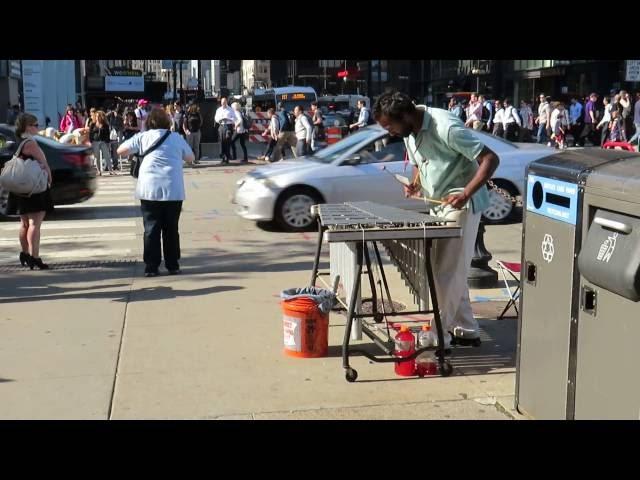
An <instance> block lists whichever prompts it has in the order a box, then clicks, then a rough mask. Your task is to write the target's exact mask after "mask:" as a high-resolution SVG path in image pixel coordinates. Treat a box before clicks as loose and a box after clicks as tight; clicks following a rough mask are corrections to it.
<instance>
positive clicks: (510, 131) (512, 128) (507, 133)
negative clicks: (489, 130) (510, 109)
mask: <svg viewBox="0 0 640 480" xmlns="http://www.w3.org/2000/svg"><path fill="white" fill-rule="evenodd" d="M503 130H504V132H503V134H502V138H504V139H505V140H509V141H510V142H515V141H516V124H515V123H513V122H511V123H507V128H504V127H503Z"/></svg>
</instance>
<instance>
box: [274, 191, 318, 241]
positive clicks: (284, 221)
mask: <svg viewBox="0 0 640 480" xmlns="http://www.w3.org/2000/svg"><path fill="white" fill-rule="evenodd" d="M318 203H322V199H321V198H320V195H319V194H318V193H317V192H315V191H314V190H312V189H310V188H304V187H299V188H292V189H290V190H286V191H284V192H283V193H282V194H281V196H280V198H279V199H278V202H277V203H276V209H275V210H276V211H275V215H274V218H275V221H276V223H277V224H278V225H279V226H280V227H281V228H282V229H284V230H287V231H290V232H303V231H305V230H308V229H309V228H310V227H312V226H313V225H315V221H316V220H315V217H314V216H312V215H311V206H312V205H317V204H318Z"/></svg>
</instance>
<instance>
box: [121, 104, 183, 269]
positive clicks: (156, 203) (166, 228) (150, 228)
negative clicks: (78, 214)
mask: <svg viewBox="0 0 640 480" xmlns="http://www.w3.org/2000/svg"><path fill="white" fill-rule="evenodd" d="M146 126H147V130H146V131H145V132H143V133H141V134H140V135H135V136H134V137H132V138H131V139H129V140H127V141H125V142H124V143H123V144H122V145H120V147H118V154H119V155H132V154H139V155H140V157H141V158H140V159H139V160H138V161H139V162H141V163H140V170H139V176H138V182H137V184H136V198H137V199H139V200H140V209H141V210H142V220H143V222H144V255H143V259H144V263H145V269H144V274H145V276H146V277H155V276H157V275H158V268H159V266H160V263H161V261H162V253H161V245H160V238H162V252H164V265H165V267H166V268H167V270H168V271H169V274H170V275H175V274H178V273H180V266H179V264H178V260H179V259H180V235H179V233H178V222H179V220H180V212H181V210H182V202H183V201H184V198H185V194H184V179H183V171H182V165H183V162H187V163H189V164H192V163H193V161H194V158H195V156H194V154H193V151H192V150H191V148H190V147H189V145H187V142H186V141H185V140H184V138H182V136H181V135H180V134H178V133H176V132H172V131H171V120H169V117H168V116H167V114H166V112H165V111H164V110H163V109H161V108H156V109H154V110H152V111H151V113H150V114H149V116H148V117H147V121H146Z"/></svg>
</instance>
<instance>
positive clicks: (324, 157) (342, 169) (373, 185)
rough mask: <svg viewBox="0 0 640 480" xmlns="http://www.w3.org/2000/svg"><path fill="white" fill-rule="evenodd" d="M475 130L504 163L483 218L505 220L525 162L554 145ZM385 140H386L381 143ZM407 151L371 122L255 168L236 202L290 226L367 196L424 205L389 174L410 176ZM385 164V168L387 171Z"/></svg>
mask: <svg viewBox="0 0 640 480" xmlns="http://www.w3.org/2000/svg"><path fill="white" fill-rule="evenodd" d="M471 132H472V133H473V135H476V136H477V137H478V138H479V139H480V140H481V141H482V142H483V143H485V145H486V146H487V147H489V148H491V149H492V150H493V151H494V152H496V153H497V154H498V156H499V158H500V166H499V167H498V169H497V170H496V172H495V174H494V176H493V178H492V182H493V183H494V185H495V187H496V188H493V189H492V191H491V192H490V197H491V206H490V207H489V208H488V209H487V210H486V211H485V212H484V217H485V220H486V221H489V222H499V221H503V220H506V219H507V218H509V217H510V216H511V214H512V213H513V210H514V203H515V197H517V196H521V195H522V194H523V192H524V182H525V169H526V166H527V165H528V164H529V163H530V162H532V161H533V160H537V159H539V158H543V157H545V156H548V155H551V154H553V153H554V151H555V150H554V149H552V148H549V147H546V146H541V145H537V144H519V143H518V144H516V143H511V142H508V141H506V140H503V139H501V138H497V137H493V136H491V135H487V134H485V133H483V132H479V131H476V130H471ZM383 139H386V141H387V143H386V145H383V144H382V140H383ZM381 147H382V148H381ZM404 156H405V147H404V142H403V141H402V140H401V139H395V138H389V134H388V132H387V131H386V130H384V129H383V128H382V127H380V126H379V125H371V126H369V127H366V128H363V129H360V130H359V131H357V132H356V133H354V134H352V135H349V136H348V137H346V138H344V139H343V140H341V141H339V142H337V143H335V144H333V145H330V146H328V147H327V148H325V149H322V150H319V151H317V152H315V153H314V154H313V155H310V156H307V157H300V158H297V159H294V160H285V161H281V162H278V163H274V164H271V165H265V166H261V167H258V168H256V169H255V170H253V171H251V172H249V173H248V174H247V175H246V176H244V177H243V178H241V179H240V180H239V181H238V182H237V189H236V192H235V195H234V198H233V200H232V201H233V203H235V204H236V205H237V208H236V212H237V213H238V214H239V215H240V216H241V217H243V218H246V219H249V220H255V221H271V220H274V221H275V222H276V223H277V224H278V225H279V226H280V227H282V228H283V229H285V230H292V231H302V230H305V229H307V228H309V227H310V226H311V225H312V223H313V221H314V220H313V217H312V216H311V213H310V211H309V209H310V207H311V206H312V205H315V204H318V203H342V202H357V201H367V200H368V201H372V202H378V203H382V204H385V205H391V206H395V207H399V208H406V209H411V210H424V209H425V203H424V201H422V200H416V199H408V198H406V197H405V196H404V191H403V189H402V185H400V184H399V183H398V181H397V180H396V179H395V178H394V177H393V176H392V175H390V174H389V173H392V174H394V173H397V174H402V175H404V176H406V177H411V175H412V171H411V165H410V164H408V163H405V162H404ZM382 166H385V167H386V168H385V169H384V170H383V169H382V168H381V167H382ZM385 170H386V171H385Z"/></svg>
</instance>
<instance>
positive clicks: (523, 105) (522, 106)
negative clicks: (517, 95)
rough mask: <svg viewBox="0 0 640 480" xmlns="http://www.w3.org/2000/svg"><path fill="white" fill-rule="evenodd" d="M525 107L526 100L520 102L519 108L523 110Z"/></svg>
mask: <svg viewBox="0 0 640 480" xmlns="http://www.w3.org/2000/svg"><path fill="white" fill-rule="evenodd" d="M526 106H527V102H526V100H520V108H524V107H526Z"/></svg>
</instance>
